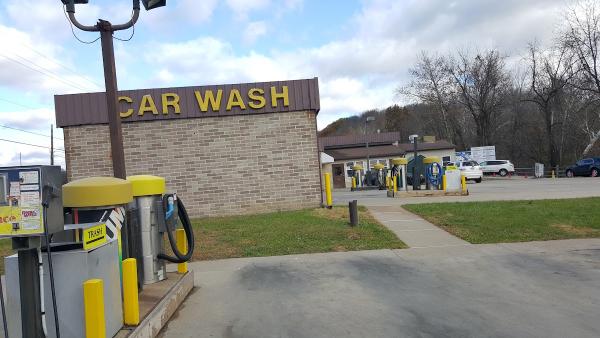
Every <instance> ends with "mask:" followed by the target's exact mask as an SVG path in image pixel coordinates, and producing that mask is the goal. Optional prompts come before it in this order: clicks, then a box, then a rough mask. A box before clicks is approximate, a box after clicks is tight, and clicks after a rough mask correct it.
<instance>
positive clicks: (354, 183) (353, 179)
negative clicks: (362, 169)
mask: <svg viewBox="0 0 600 338" xmlns="http://www.w3.org/2000/svg"><path fill="white" fill-rule="evenodd" d="M352 189H356V177H355V176H352Z"/></svg>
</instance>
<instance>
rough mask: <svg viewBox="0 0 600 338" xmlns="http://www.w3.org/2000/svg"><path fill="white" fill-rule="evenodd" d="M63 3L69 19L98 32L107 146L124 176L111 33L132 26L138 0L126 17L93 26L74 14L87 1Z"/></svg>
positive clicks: (152, 0) (155, 1)
mask: <svg viewBox="0 0 600 338" xmlns="http://www.w3.org/2000/svg"><path fill="white" fill-rule="evenodd" d="M61 1H62V3H63V4H64V5H65V7H66V11H67V14H68V16H69V20H70V21H71V23H72V24H73V25H74V26H75V27H77V28H79V29H81V30H82V31H86V32H100V42H101V45H102V61H103V65H104V84H105V88H106V108H107V112H106V113H107V114H108V128H109V134H110V148H111V158H112V166H113V176H114V177H117V178H122V179H125V178H126V176H127V173H126V170H125V152H124V150H123V131H122V129H121V120H120V118H119V112H118V109H117V107H118V101H117V97H118V94H117V93H118V87H117V72H116V69H115V52H114V46H113V33H114V32H115V31H119V30H124V29H128V28H130V27H133V26H134V25H135V23H136V22H137V20H138V18H139V15H140V0H133V15H132V16H131V19H129V21H127V22H125V23H123V24H119V25H113V24H111V23H110V22H108V21H106V20H101V19H99V20H98V22H97V23H96V24H95V25H93V26H87V25H84V24H82V23H80V22H79V21H77V19H76V18H75V4H87V3H88V0H61ZM143 3H144V8H146V10H151V9H154V8H158V7H162V6H165V5H166V3H167V2H166V0H143Z"/></svg>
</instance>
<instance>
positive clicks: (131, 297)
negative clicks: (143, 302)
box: [123, 258, 140, 325]
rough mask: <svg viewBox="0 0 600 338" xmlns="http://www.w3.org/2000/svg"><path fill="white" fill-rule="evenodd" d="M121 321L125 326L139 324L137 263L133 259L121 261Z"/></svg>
mask: <svg viewBox="0 0 600 338" xmlns="http://www.w3.org/2000/svg"><path fill="white" fill-rule="evenodd" d="M123 321H124V322H125V324H126V325H138V324H139V323H140V301H139V298H138V280H137V263H136V260H135V258H127V259H125V260H124V261H123Z"/></svg>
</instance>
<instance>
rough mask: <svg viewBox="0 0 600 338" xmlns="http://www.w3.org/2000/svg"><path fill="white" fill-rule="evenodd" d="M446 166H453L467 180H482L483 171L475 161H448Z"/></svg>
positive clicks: (478, 181)
mask: <svg viewBox="0 0 600 338" xmlns="http://www.w3.org/2000/svg"><path fill="white" fill-rule="evenodd" d="M447 166H455V167H457V168H458V170H460V171H461V173H462V174H463V175H464V176H465V178H466V179H467V180H470V181H475V182H477V183H481V181H482V180H483V171H481V168H480V167H479V163H477V162H476V161H456V162H448V164H447Z"/></svg>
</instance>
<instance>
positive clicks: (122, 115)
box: [119, 96, 133, 118]
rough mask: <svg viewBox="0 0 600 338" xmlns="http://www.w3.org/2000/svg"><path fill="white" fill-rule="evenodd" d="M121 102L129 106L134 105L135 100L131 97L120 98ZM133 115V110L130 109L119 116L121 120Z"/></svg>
mask: <svg viewBox="0 0 600 338" xmlns="http://www.w3.org/2000/svg"><path fill="white" fill-rule="evenodd" d="M119 102H126V103H128V104H132V103H133V100H132V99H131V98H130V97H129V96H119ZM131 115H133V108H129V109H127V110H126V111H124V112H120V113H119V116H121V118H127V117H129V116H131Z"/></svg>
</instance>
